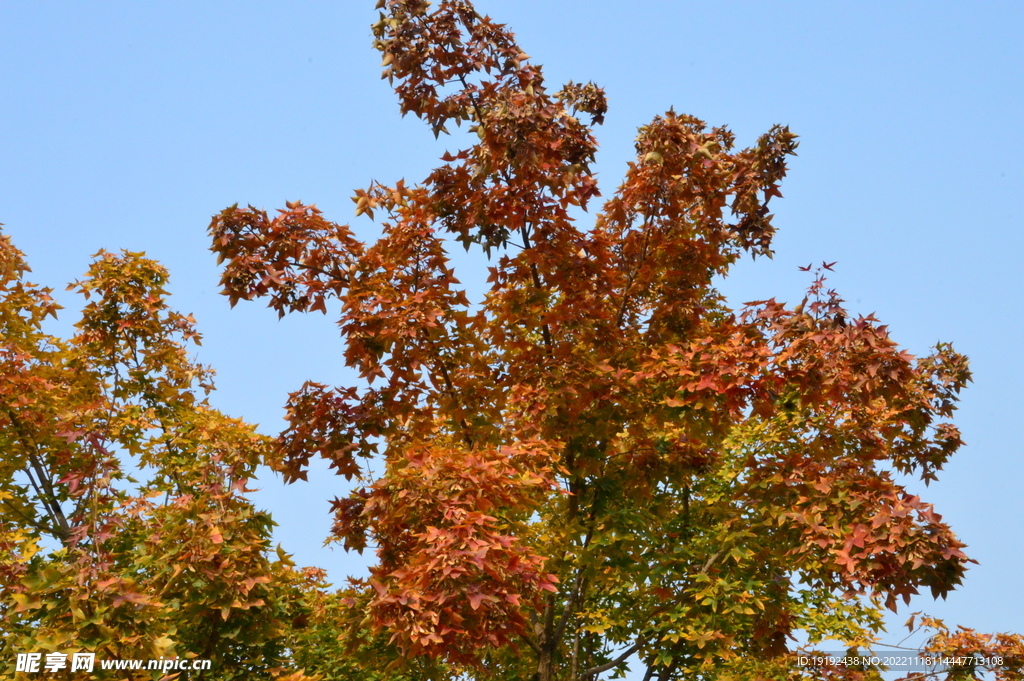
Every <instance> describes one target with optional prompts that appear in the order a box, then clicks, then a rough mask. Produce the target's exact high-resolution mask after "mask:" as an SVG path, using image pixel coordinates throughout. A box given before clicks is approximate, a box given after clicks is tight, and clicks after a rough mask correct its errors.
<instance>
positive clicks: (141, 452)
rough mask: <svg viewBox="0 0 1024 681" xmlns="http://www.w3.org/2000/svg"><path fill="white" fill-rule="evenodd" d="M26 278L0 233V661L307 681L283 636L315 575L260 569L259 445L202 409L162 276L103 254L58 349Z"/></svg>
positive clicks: (244, 430)
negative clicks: (195, 664)
mask: <svg viewBox="0 0 1024 681" xmlns="http://www.w3.org/2000/svg"><path fill="white" fill-rule="evenodd" d="M26 272H28V266H27V265H26V263H25V261H24V256H23V254H22V253H21V252H20V251H19V250H18V249H17V248H15V247H14V246H13V245H12V244H11V242H10V239H9V237H7V236H2V235H0V341H2V344H0V438H2V442H3V457H2V458H0V647H2V649H3V657H4V660H5V662H4V664H5V665H7V664H10V665H11V666H12V667H11V670H12V673H13V664H14V660H15V656H16V653H25V652H39V651H42V652H62V653H65V654H67V653H72V652H81V651H84V652H93V653H96V654H97V655H98V656H99V657H100V658H101V659H146V658H150V659H156V658H159V657H186V658H200V659H208V660H210V661H211V670H208V671H205V670H204V671H201V672H199V673H198V674H197V675H195V676H193V677H191V678H198V679H240V678H251V677H252V676H253V675H254V674H255V675H260V676H262V677H264V678H267V677H271V676H273V677H279V678H282V679H286V678H287V679H293V680H297V679H300V678H304V677H303V676H302V673H301V671H298V670H294V669H291V670H290V668H289V665H290V661H289V660H290V656H291V653H290V652H289V641H290V640H292V638H291V637H292V636H293V634H297V635H301V632H297V631H296V629H295V627H294V622H295V621H296V619H301V618H304V617H309V616H310V614H312V608H313V603H314V600H313V599H314V598H315V591H316V588H317V585H318V584H320V583H322V578H321V576H320V575H318V574H317V572H316V571H315V570H314V571H310V570H306V571H299V570H296V569H294V566H293V565H292V564H291V562H290V561H289V560H288V557H287V555H286V554H284V553H283V552H281V553H280V554H279V556H278V557H277V559H276V560H274V559H272V558H271V555H272V551H270V535H271V528H272V525H273V522H272V521H271V519H270V516H269V515H268V514H267V513H265V512H262V511H259V510H257V509H256V508H255V507H254V506H253V505H252V503H251V502H250V501H248V499H246V496H245V493H246V492H247V491H248V488H247V484H248V483H249V482H250V481H251V480H252V478H253V475H254V472H255V467H256V465H257V464H258V463H259V462H260V460H261V458H262V457H263V455H264V452H265V451H266V450H267V449H268V445H269V443H268V438H267V437H265V436H263V435H259V434H258V433H257V432H256V431H255V429H254V428H253V427H252V426H250V425H248V424H246V423H244V422H242V421H239V420H237V419H232V418H229V417H227V416H224V415H223V414H221V413H219V412H218V411H217V410H215V409H213V408H212V407H211V406H210V405H209V404H208V402H207V401H206V399H205V396H203V393H204V392H209V391H210V390H211V389H212V384H211V382H210V379H211V371H210V370H209V369H208V368H206V367H203V366H200V365H198V364H196V363H195V362H193V361H192V360H190V359H189V357H188V353H187V348H186V344H187V343H189V342H195V343H197V344H198V343H199V335H198V333H197V332H196V331H195V328H194V320H193V319H192V318H191V316H185V315H182V314H179V313H177V312H174V311H173V310H171V309H170V308H169V307H168V305H167V302H166V297H167V292H166V288H165V287H166V283H167V273H166V271H165V270H164V269H163V268H162V267H160V266H159V265H158V264H157V263H155V262H154V261H152V260H149V259H147V258H145V257H143V255H142V254H139V253H127V252H126V253H122V254H119V255H115V254H111V253H105V252H100V253H99V254H98V255H97V256H96V259H95V262H94V263H93V264H92V267H91V268H90V270H89V272H88V275H87V276H86V278H85V279H83V280H82V281H79V282H76V283H75V284H73V285H72V287H69V288H73V289H75V290H77V291H78V292H80V293H82V294H84V295H85V296H86V298H87V299H88V302H87V304H86V305H85V307H84V309H83V311H82V316H81V320H80V321H79V322H78V323H77V324H76V325H75V327H76V331H77V333H76V334H75V335H74V336H73V337H72V338H71V339H69V340H64V339H61V338H58V337H56V336H53V335H51V334H48V333H46V332H44V330H43V325H42V322H43V320H44V319H45V318H46V317H48V316H51V315H52V316H54V317H55V316H56V314H57V310H58V309H59V306H58V305H57V304H56V302H55V301H54V299H53V298H52V296H51V290H50V289H47V288H43V287H39V286H36V285H33V284H30V283H28V282H26V281H24V276H25V273H26ZM115 674H117V672H114V671H103V670H101V669H99V668H98V667H97V668H96V669H95V670H94V673H93V674H92V675H91V676H90V678H125V676H124V673H123V672H121V673H120V675H119V676H115ZM152 674H153V672H144V673H142V674H140V675H137V676H136V677H134V678H146V679H149V678H157V677H159V676H160V674H159V673H158V674H157V677H153V676H152ZM18 676H19V678H20V677H22V674H19V675H18ZM5 678H7V677H5ZM180 678H187V677H186V676H181V677H180Z"/></svg>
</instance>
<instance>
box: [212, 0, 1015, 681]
mask: <svg viewBox="0 0 1024 681" xmlns="http://www.w3.org/2000/svg"><path fill="white" fill-rule="evenodd" d="M378 9H381V14H380V19H379V21H378V22H377V23H376V24H375V25H374V27H373V33H374V36H375V42H374V45H375V47H376V48H377V49H378V50H379V51H380V52H381V53H382V55H383V66H384V74H383V75H384V77H385V78H386V79H388V80H389V81H390V82H391V83H392V84H393V86H394V89H395V92H396V93H397V95H398V98H399V102H400V105H401V112H402V114H403V115H404V114H407V113H412V114H413V115H415V116H417V117H419V118H420V119H422V120H423V121H424V122H425V123H426V124H427V125H428V126H429V128H430V129H431V130H432V131H433V133H434V135H435V136H439V135H440V134H441V133H446V134H447V133H449V132H451V131H453V130H454V128H455V126H462V125H463V124H465V125H466V126H467V128H468V130H469V132H470V133H472V135H471V136H470V141H469V142H468V143H467V145H466V146H465V147H463V148H461V149H458V150H456V151H449V152H446V153H445V155H444V156H443V157H442V159H441V160H442V161H443V165H441V166H439V167H438V168H437V169H436V170H434V171H433V172H432V173H431V174H430V175H429V176H428V177H426V178H425V179H424V180H423V181H422V182H421V183H419V184H416V185H407V184H405V183H404V182H398V183H396V184H395V185H393V186H388V185H385V184H381V183H378V182H374V183H372V184H371V185H370V186H369V187H368V188H367V189H364V190H359V191H357V192H356V196H355V197H354V199H353V200H354V201H355V203H356V214H357V215H363V214H365V215H367V216H369V217H371V218H380V219H381V223H380V230H381V237H380V239H379V240H378V241H377V242H376V243H374V244H370V245H368V244H364V243H362V242H361V241H359V240H358V239H357V238H356V237H355V235H354V233H353V232H352V231H351V229H350V228H349V227H348V226H345V225H341V224H337V223H335V222H331V221H329V220H327V219H326V218H324V217H323V216H322V214H321V212H320V211H319V210H318V209H317V208H316V207H315V206H313V205H305V204H302V203H299V202H291V203H288V204H287V207H286V208H284V209H282V210H280V211H279V212H278V214H277V215H274V216H270V215H268V214H267V213H266V212H265V211H263V210H260V209H256V208H253V207H252V206H249V207H245V208H243V207H239V206H237V205H235V206H231V207H229V208H227V209H226V210H224V211H223V212H221V213H220V214H219V215H216V216H215V217H214V219H213V221H212V223H211V226H210V232H211V235H212V238H213V250H214V251H215V252H216V253H217V254H218V256H219V259H220V261H221V262H223V263H225V266H224V273H223V277H222V285H223V288H224V293H225V294H226V295H227V296H229V298H230V301H231V304H232V305H234V304H235V303H236V302H237V301H239V300H251V299H255V298H260V297H263V298H267V299H268V301H269V302H268V304H269V306H270V307H272V308H273V309H275V310H277V311H278V313H279V314H280V315H282V316H283V315H284V314H287V313H291V312H308V311H320V312H325V313H326V312H327V311H328V309H329V308H328V306H329V305H330V304H331V303H332V301H337V303H338V304H340V310H341V312H340V314H341V317H340V321H339V324H340V327H341V332H342V335H343V337H344V341H345V361H346V363H347V364H348V365H349V366H351V367H354V368H356V369H357V370H358V371H359V373H360V376H361V377H362V378H363V379H365V381H366V385H365V386H364V387H361V388H355V387H339V388H331V387H328V386H325V385H320V384H316V383H307V384H306V385H305V386H303V388H302V389H301V390H299V391H298V392H296V393H294V394H292V395H291V396H290V398H289V401H288V405H287V413H288V416H287V418H288V427H287V429H286V430H285V431H284V432H283V433H282V434H281V436H280V437H279V438H278V439H277V440H276V442H275V443H274V445H273V449H272V451H271V453H270V456H271V462H272V464H273V465H274V466H275V467H276V469H277V470H279V471H281V472H282V473H283V474H284V476H285V479H286V480H288V481H295V480H297V479H301V478H304V477H305V476H306V467H307V464H308V462H309V460H310V459H311V457H313V456H317V455H319V456H322V457H325V458H326V459H328V460H329V461H330V462H331V466H332V467H333V468H334V469H336V471H337V472H338V474H340V475H343V476H344V477H345V478H346V479H348V480H350V481H355V488H354V490H353V491H352V492H351V494H349V495H347V496H345V497H344V498H339V499H336V500H335V501H334V503H333V509H334V514H335V519H336V522H335V525H334V530H333V536H334V538H335V539H336V540H337V541H339V542H341V543H343V544H344V546H345V547H346V548H349V549H354V550H359V551H362V550H363V549H365V548H367V547H369V546H372V547H373V548H374V549H375V551H376V556H377V562H376V564H374V565H373V566H372V567H371V568H370V577H369V578H368V579H366V580H355V581H354V582H353V586H352V588H351V589H350V590H349V591H348V592H346V595H345V597H344V598H343V601H342V603H341V606H342V613H343V614H339V617H340V618H341V619H342V620H344V621H348V622H350V623H352V626H350V627H347V628H346V631H347V632H349V633H348V634H347V636H348V637H349V639H351V640H350V642H351V644H352V645H353V646H357V645H366V643H367V641H369V640H377V641H378V642H379V641H381V640H385V641H386V648H387V649H390V650H391V651H392V652H391V654H390V658H389V659H390V660H391V662H392V664H391V667H392V668H394V669H400V668H407V667H403V665H407V663H408V662H409V661H410V660H433V661H435V662H437V663H440V664H444V665H447V667H446V669H447V673H448V674H450V675H452V676H454V675H457V674H466V675H469V676H470V677H472V678H480V679H484V678H519V679H527V678H534V679H538V680H539V681H550V680H553V679H570V680H577V679H594V678H596V677H597V676H598V675H599V674H601V673H603V672H606V671H610V670H615V671H621V670H622V669H623V668H624V665H625V664H626V661H627V659H628V658H629V657H630V656H636V658H637V659H638V660H639V661H640V663H641V664H642V668H643V669H645V670H646V671H645V676H644V678H645V681H646V680H649V679H653V678H656V679H659V680H661V681H667V680H668V679H673V678H684V677H685V678H692V677H695V676H709V675H720V674H728V675H743V674H752V675H755V676H756V675H760V676H785V675H787V674H792V673H795V672H794V668H793V666H792V655H791V654H790V650H789V643H790V641H791V640H792V635H793V634H794V633H795V632H798V631H799V632H803V633H804V635H806V636H807V637H808V639H809V641H810V643H811V644H815V643H818V642H820V641H823V640H828V639H839V640H842V641H844V642H845V643H846V644H847V645H849V646H861V647H863V646H868V645H870V643H871V642H872V641H874V640H875V634H876V633H877V632H878V631H879V630H880V627H881V612H882V610H883V609H884V608H889V609H893V610H895V609H896V607H897V604H898V603H899V601H901V600H903V601H907V602H909V599H910V597H911V596H912V595H914V594H916V593H918V592H919V590H920V589H922V588H923V589H926V590H928V591H930V593H931V594H933V595H934V596H945V595H946V594H947V593H948V592H949V591H950V590H951V589H953V588H954V587H956V586H957V585H958V584H959V583H960V581H961V579H962V577H963V575H964V572H965V568H966V566H967V564H968V562H969V559H968V558H967V556H966V555H965V554H964V553H963V551H962V548H963V544H962V543H961V542H959V541H958V540H957V538H956V537H955V536H954V534H953V532H952V531H951V530H950V528H949V527H948V526H947V525H946V524H945V523H943V522H942V520H941V517H940V516H939V515H938V514H936V513H935V512H934V510H933V509H932V507H931V506H930V505H929V504H927V503H925V502H924V501H922V500H921V499H920V498H919V497H917V496H915V495H913V494H910V493H908V492H907V491H906V489H905V488H904V486H903V485H902V484H901V483H900V482H899V481H898V480H897V477H896V476H897V474H900V475H916V476H918V477H920V478H921V479H923V480H924V481H925V482H927V481H930V480H934V479H935V477H936V474H937V472H938V471H939V470H940V469H941V468H942V466H943V465H944V463H945V462H946V461H947V460H948V458H949V457H950V455H952V454H953V453H954V452H955V451H956V450H957V449H958V448H959V447H960V446H961V444H962V442H961V438H960V434H959V432H958V430H957V429H956V427H955V426H954V425H952V424H951V423H950V422H949V421H948V419H949V418H950V417H951V416H952V414H953V411H954V408H955V404H956V401H957V395H958V393H959V391H960V390H961V389H962V388H963V387H964V386H965V385H966V384H967V382H968V381H969V379H970V372H969V370H968V364H967V359H966V358H965V357H964V356H962V355H960V354H958V353H957V352H956V351H954V350H953V348H952V347H951V346H950V345H948V344H939V345H938V346H937V347H936V348H935V350H934V353H933V354H931V355H929V356H927V357H914V356H912V355H910V354H909V353H907V352H906V351H903V350H901V349H900V348H899V347H898V346H897V344H896V343H895V342H894V341H893V340H892V339H891V338H890V337H889V335H888V332H887V329H886V327H885V326H883V325H881V324H880V323H879V322H878V321H877V320H876V319H875V318H874V317H873V316H861V317H853V316H851V315H850V314H849V313H848V312H847V311H846V310H845V309H844V308H843V306H842V302H843V301H842V300H841V299H840V297H839V296H838V294H836V293H835V292H834V291H833V290H831V289H829V288H828V287H827V283H826V281H825V278H824V276H823V275H824V271H825V270H827V269H829V268H830V265H828V264H825V265H823V267H822V268H819V269H818V272H817V276H816V277H815V279H814V281H813V284H812V285H811V287H810V289H809V291H808V295H807V298H805V300H804V301H803V302H801V303H800V304H799V305H797V306H796V307H795V308H793V309H790V308H788V307H786V306H785V305H783V304H781V303H778V302H776V301H775V300H764V301H758V302H753V303H748V304H747V305H746V306H745V307H744V308H743V309H742V310H739V311H733V310H731V309H729V307H728V306H727V305H726V302H725V300H724V299H723V297H722V296H721V295H720V294H719V293H718V292H717V291H716V290H715V288H714V286H713V281H714V278H715V277H718V276H725V275H726V274H727V272H728V270H729V268H730V266H731V265H732V264H733V263H734V262H736V260H737V259H738V258H739V257H741V256H742V255H743V254H745V253H747V254H750V255H751V256H754V257H756V256H764V255H770V254H771V244H772V237H773V235H774V232H775V227H774V225H773V222H772V217H773V216H772V214H771V213H770V210H769V202H770V201H771V199H772V198H773V197H780V196H781V193H780V191H779V184H780V181H781V180H782V179H783V177H784V176H785V174H786V159H787V157H788V156H790V155H792V154H794V153H795V150H796V147H797V141H796V136H795V135H794V134H793V133H791V132H790V131H789V129H788V128H786V127H782V126H776V127H773V128H772V129H771V130H770V131H769V132H768V133H766V134H765V135H763V136H762V137H761V138H759V139H758V141H757V143H756V144H755V145H753V146H752V147H749V148H745V149H741V148H737V147H736V146H735V140H734V136H733V134H732V133H731V132H730V131H729V130H728V129H726V128H724V127H708V126H707V125H706V124H705V123H704V122H703V121H701V120H698V119H697V118H694V117H692V116H687V115H682V114H678V113H675V112H673V111H669V112H668V113H666V114H665V115H662V116H658V117H655V118H654V119H653V120H652V122H651V123H650V124H648V125H646V126H644V127H642V128H641V129H640V130H639V134H638V137H637V140H636V150H637V156H636V160H635V161H633V162H632V163H630V164H629V167H628V169H627V171H626V177H625V180H624V181H623V183H622V184H621V186H620V187H619V188H618V189H617V190H616V191H615V193H614V194H613V195H612V196H611V198H610V199H608V200H606V201H605V202H604V204H603V205H602V206H601V207H600V210H599V211H598V212H597V214H596V218H595V219H594V222H593V225H592V226H589V227H587V228H581V227H580V226H579V224H580V223H579V219H578V218H579V216H580V214H581V209H583V210H586V209H588V208H589V207H590V206H591V205H592V204H593V202H594V201H595V200H596V198H597V197H598V196H599V192H598V186H597V182H596V179H595V177H594V175H593V173H592V171H591V164H592V162H593V160H594V157H595V152H596V148H597V145H596V142H595V139H594V137H593V134H592V126H593V125H595V124H599V123H601V121H602V118H603V116H604V114H605V112H606V108H607V107H606V102H605V97H604V93H603V91H602V90H601V89H600V88H599V87H597V86H595V85H593V84H586V85H581V84H575V83H569V84H568V85H566V86H565V87H563V88H562V89H560V90H558V91H557V92H550V91H549V90H548V89H547V88H546V87H545V83H544V79H543V75H542V70H541V68H540V67H539V66H535V65H533V64H532V63H531V62H530V60H529V57H528V56H527V55H526V54H525V53H524V52H523V50H522V49H521V48H520V47H519V46H518V45H517V43H516V41H515V38H514V36H513V34H512V33H511V32H510V31H509V30H508V29H507V28H505V27H504V26H502V25H500V24H497V23H495V22H494V21H492V20H491V19H490V18H488V17H485V16H481V15H480V14H479V13H478V12H477V11H476V10H475V9H474V7H473V6H472V4H471V3H470V2H468V1H467V0H445V1H442V2H439V3H437V4H436V5H433V6H432V5H431V4H430V3H428V2H425V1H423V0H381V2H379V3H378ZM588 119H589V120H588ZM452 240H455V241H457V242H459V243H461V244H462V245H463V246H464V247H465V248H466V249H478V250H479V252H481V256H482V257H487V258H488V259H489V261H490V267H489V272H490V276H489V279H488V284H489V288H488V290H487V291H486V293H485V294H484V295H483V297H482V299H481V300H479V301H471V300H470V299H469V298H468V296H467V295H466V293H465V292H464V291H462V290H460V289H459V288H458V285H459V282H458V280H457V279H456V276H455V272H454V271H453V269H452V267H451V265H450V263H449V260H448V258H447V256H446V248H447V247H448V246H449V245H450V243H451V241H452ZM374 456H380V457H381V458H382V459H383V461H384V462H385V471H384V473H383V475H382V476H381V477H380V478H379V479H373V477H372V475H371V474H370V467H369V463H368V462H369V460H370V459H371V458H372V457H374ZM346 609H347V610H346ZM346 618H347V619H346ZM947 633H948V632H947ZM951 636H952V635H951ZM985 640H986V641H990V639H985ZM1000 640H1001V641H1003V642H1002V643H1000V644H998V645H1000V646H1003V647H1002V648H1000V650H1007V651H1009V650H1010V649H1011V648H1012V646H1014V645H1019V639H1016V638H1013V637H1008V638H1006V639H1005V640H1003V639H1000ZM934 641H938V642H939V643H941V644H942V645H945V646H947V648H948V647H950V646H952V647H955V646H953V644H951V643H950V641H949V640H946V639H942V638H941V636H939V637H938V638H936V639H934ZM992 641H994V639H992ZM939 643H936V645H939ZM956 645H964V646H967V647H970V646H969V645H968V642H967V639H963V638H961V639H958V643H957V644H956ZM986 645H988V644H986ZM991 645H996V644H995V643H991ZM979 650H980V648H979ZM989 651H990V652H991V650H989ZM376 656H377V662H378V663H379V660H380V659H381V657H385V658H388V656H386V655H383V653H381V652H380V650H378V651H377V653H376ZM819 671H820V670H819ZM803 673H811V672H810V671H807V670H804V672H803ZM815 673H818V672H815ZM820 673H823V674H825V673H837V672H835V671H832V672H826V671H820ZM850 673H853V672H850ZM998 673H999V674H1008V675H1012V674H1013V673H1014V672H1012V670H1011V671H1006V670H1003V671H1000V672H998ZM1008 678H1009V677H1008Z"/></svg>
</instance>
